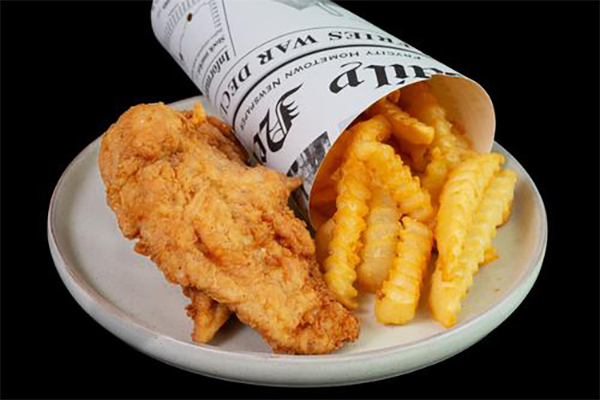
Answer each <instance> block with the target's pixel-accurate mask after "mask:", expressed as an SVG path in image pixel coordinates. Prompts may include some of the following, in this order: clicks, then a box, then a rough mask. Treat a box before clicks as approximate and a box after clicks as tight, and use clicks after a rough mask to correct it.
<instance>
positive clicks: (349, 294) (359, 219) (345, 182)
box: [324, 159, 371, 308]
mask: <svg viewBox="0 0 600 400" xmlns="http://www.w3.org/2000/svg"><path fill="white" fill-rule="evenodd" d="M341 175H342V177H341V179H340V181H339V183H338V193H339V195H338V198H337V201H336V203H337V211H336V213H335V214H334V216H333V219H334V221H335V227H334V228H333V237H332V239H331V242H330V243H329V249H328V250H329V251H328V253H329V256H328V257H327V258H326V259H325V263H324V269H325V271H326V272H325V282H326V283H327V286H328V287H329V289H330V290H331V291H332V292H333V294H334V295H335V296H336V298H337V299H338V300H339V301H340V302H341V303H342V304H344V305H345V306H346V307H348V308H356V306H357V303H356V300H355V299H354V298H355V297H356V296H357V295H358V291H357V290H356V289H355V288H354V286H353V284H354V281H355V280H356V271H355V267H356V265H357V264H358V262H359V257H358V247H359V244H360V235H361V233H362V232H363V230H364V229H365V227H366V223H365V219H364V217H365V216H366V215H367V213H368V206H367V201H368V200H369V198H370V197H371V193H370V190H369V187H368V185H369V175H368V171H367V169H366V167H365V165H364V164H363V163H362V162H360V161H358V160H354V159H348V160H347V161H345V162H344V164H343V165H342V167H341Z"/></svg>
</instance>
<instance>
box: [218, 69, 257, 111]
mask: <svg viewBox="0 0 600 400" xmlns="http://www.w3.org/2000/svg"><path fill="white" fill-rule="evenodd" d="M251 75H252V74H251V73H250V67H249V66H248V64H246V65H244V66H243V67H242V69H240V70H239V71H238V73H237V74H235V75H234V76H233V78H231V80H230V81H229V83H228V84H227V89H226V90H225V91H224V92H223V94H221V101H220V102H219V107H220V108H221V111H223V113H225V114H227V111H228V110H229V106H230V105H231V98H232V97H233V96H234V95H235V93H236V92H237V91H238V89H239V88H240V83H242V82H244V81H245V80H246V79H248V78H249V77H250V76H251Z"/></svg>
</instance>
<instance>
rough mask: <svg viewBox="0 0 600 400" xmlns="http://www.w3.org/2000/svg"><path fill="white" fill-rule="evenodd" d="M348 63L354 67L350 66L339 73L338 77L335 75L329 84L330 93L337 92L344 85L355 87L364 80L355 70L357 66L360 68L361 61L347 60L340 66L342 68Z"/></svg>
mask: <svg viewBox="0 0 600 400" xmlns="http://www.w3.org/2000/svg"><path fill="white" fill-rule="evenodd" d="M348 65H354V67H352V68H350V69H349V70H348V71H346V72H344V73H342V74H341V75H339V76H338V77H336V78H335V79H334V80H333V81H332V82H331V83H330V84H329V90H330V91H331V92H332V93H334V94H338V93H339V92H341V91H342V89H344V88H345V87H348V86H351V87H356V86H358V85H360V84H361V83H363V82H364V81H363V80H361V79H359V78H358V72H357V70H358V68H360V67H361V66H362V63H361V62H360V61H354V62H349V63H346V64H343V65H342V66H341V67H342V68H344V67H346V66H348Z"/></svg>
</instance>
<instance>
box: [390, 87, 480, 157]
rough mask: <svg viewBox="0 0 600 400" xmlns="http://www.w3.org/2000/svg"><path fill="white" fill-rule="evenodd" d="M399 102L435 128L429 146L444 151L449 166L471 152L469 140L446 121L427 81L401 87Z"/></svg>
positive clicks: (442, 109)
mask: <svg viewBox="0 0 600 400" xmlns="http://www.w3.org/2000/svg"><path fill="white" fill-rule="evenodd" d="M400 103H401V104H402V106H403V107H404V109H405V110H406V111H407V112H408V113H409V114H410V115H412V116H413V117H415V118H417V119H418V120H420V121H422V122H424V123H425V124H427V125H429V126H432V127H433V128H434V129H435V135H434V138H433V141H432V142H431V146H432V147H434V148H436V147H437V148H440V149H442V150H444V151H445V153H446V154H445V156H446V157H447V159H448V162H450V164H451V165H450V167H451V168H453V167H454V166H456V164H458V163H460V162H461V161H464V158H465V156H468V155H470V153H472V151H471V147H470V144H469V141H468V140H467V139H466V138H465V137H464V136H463V135H461V134H460V133H459V132H458V131H457V130H456V129H455V128H454V127H453V126H452V123H451V122H450V121H448V119H447V118H446V110H444V108H443V107H442V106H441V105H440V104H439V103H438V101H437V99H436V97H435V95H434V94H433V92H432V90H431V87H430V86H429V84H428V83H427V82H419V83H416V84H413V85H409V86H406V87H405V88H403V89H402V98H401V101H400Z"/></svg>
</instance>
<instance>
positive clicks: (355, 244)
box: [310, 82, 518, 327]
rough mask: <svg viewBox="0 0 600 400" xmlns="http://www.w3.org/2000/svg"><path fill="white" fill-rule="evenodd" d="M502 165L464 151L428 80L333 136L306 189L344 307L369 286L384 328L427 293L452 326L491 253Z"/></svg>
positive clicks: (505, 181)
mask: <svg viewBox="0 0 600 400" xmlns="http://www.w3.org/2000/svg"><path fill="white" fill-rule="evenodd" d="M503 162H504V157H503V156H501V155H499V154H478V153H477V152H475V151H474V150H473V149H472V148H471V145H470V142H469V140H468V139H467V138H466V136H465V135H464V134H463V132H462V129H461V128H460V126H459V125H458V124H455V123H453V122H452V121H451V120H450V118H449V116H448V113H447V111H446V109H445V108H444V107H442V105H441V104H440V102H439V101H438V99H437V97H436V96H435V94H434V91H433V89H432V87H431V86H430V84H429V83H428V82H419V83H416V84H412V85H409V86H406V87H403V88H401V89H398V90H395V91H394V92H392V93H391V94H389V95H387V96H386V97H385V98H383V99H381V100H379V101H377V102H376V103H375V104H373V105H372V106H371V107H369V108H368V109H367V110H366V111H365V112H364V113H362V114H361V115H360V116H359V117H358V118H357V119H356V121H355V122H354V123H353V124H351V125H350V127H349V128H348V129H347V130H346V132H344V133H343V134H342V136H341V137H340V138H339V139H338V140H337V141H336V143H335V144H334V146H333V148H332V149H331V150H330V154H328V156H327V157H326V158H325V160H324V161H323V164H322V168H321V170H320V172H319V174H318V175H317V178H316V181H315V184H314V186H313V192H312V195H313V196H314V197H311V204H310V210H311V215H312V216H318V218H317V217H315V218H314V220H315V221H317V224H318V225H319V226H317V228H318V230H317V238H316V240H317V246H318V248H319V257H318V259H319V260H325V261H324V262H322V264H323V265H324V268H325V270H326V271H328V272H327V274H329V277H330V279H326V282H327V284H328V285H329V287H330V289H331V290H332V291H333V292H334V293H335V294H336V295H337V296H338V298H339V299H340V301H342V303H343V304H344V305H346V306H347V307H349V308H355V307H356V306H357V304H358V302H357V300H356V298H357V296H358V294H359V290H361V291H364V292H375V293H376V298H375V310H374V311H375V316H376V318H377V320H378V321H379V322H381V323H384V324H406V323H408V322H409V321H411V320H412V319H413V318H414V317H415V315H416V312H417V309H418V305H419V300H420V298H421V297H423V294H424V293H425V292H427V300H428V304H429V307H430V309H431V315H432V316H433V318H434V319H436V320H437V321H439V322H440V323H441V324H442V325H444V326H447V327H450V326H452V325H454V324H455V323H456V321H457V318H458V313H459V311H460V305H461V300H462V299H463V298H464V297H465V296H466V294H467V291H468V288H469V287H470V286H471V284H472V282H473V275H474V274H475V273H476V272H477V270H478V268H479V266H480V265H484V264H487V263H491V262H492V261H494V260H496V259H497V258H498V257H499V255H498V253H497V251H496V249H495V248H494V246H493V244H492V238H493V237H494V235H495V232H496V229H497V227H499V226H500V225H502V224H503V223H505V222H506V220H507V219H508V217H509V215H510V211H511V204H512V199H513V196H514V189H515V184H516V181H517V178H518V177H517V174H516V173H514V172H513V171H510V170H501V168H500V166H501V164H502V163H503ZM349 177H350V178H349ZM336 179H337V180H338V183H337V185H336V184H334V182H335V181H336ZM340 179H341V180H340ZM342 182H344V183H343V184H340V183H342ZM348 182H353V184H352V185H350V184H348ZM356 182H360V185H356ZM324 221H327V222H324ZM322 223H325V225H321V224H322ZM319 227H320V228H319ZM432 260H434V261H435V267H434V268H435V272H434V273H433V276H431V279H426V277H429V276H430V273H429V270H430V268H431V265H430V263H431V261H432ZM320 262H321V261H320ZM327 274H326V277H327V276H328V275H327ZM429 281H431V282H429ZM425 282H429V283H428V286H427V288H425ZM355 286H356V287H355ZM426 289H427V290H426Z"/></svg>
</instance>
